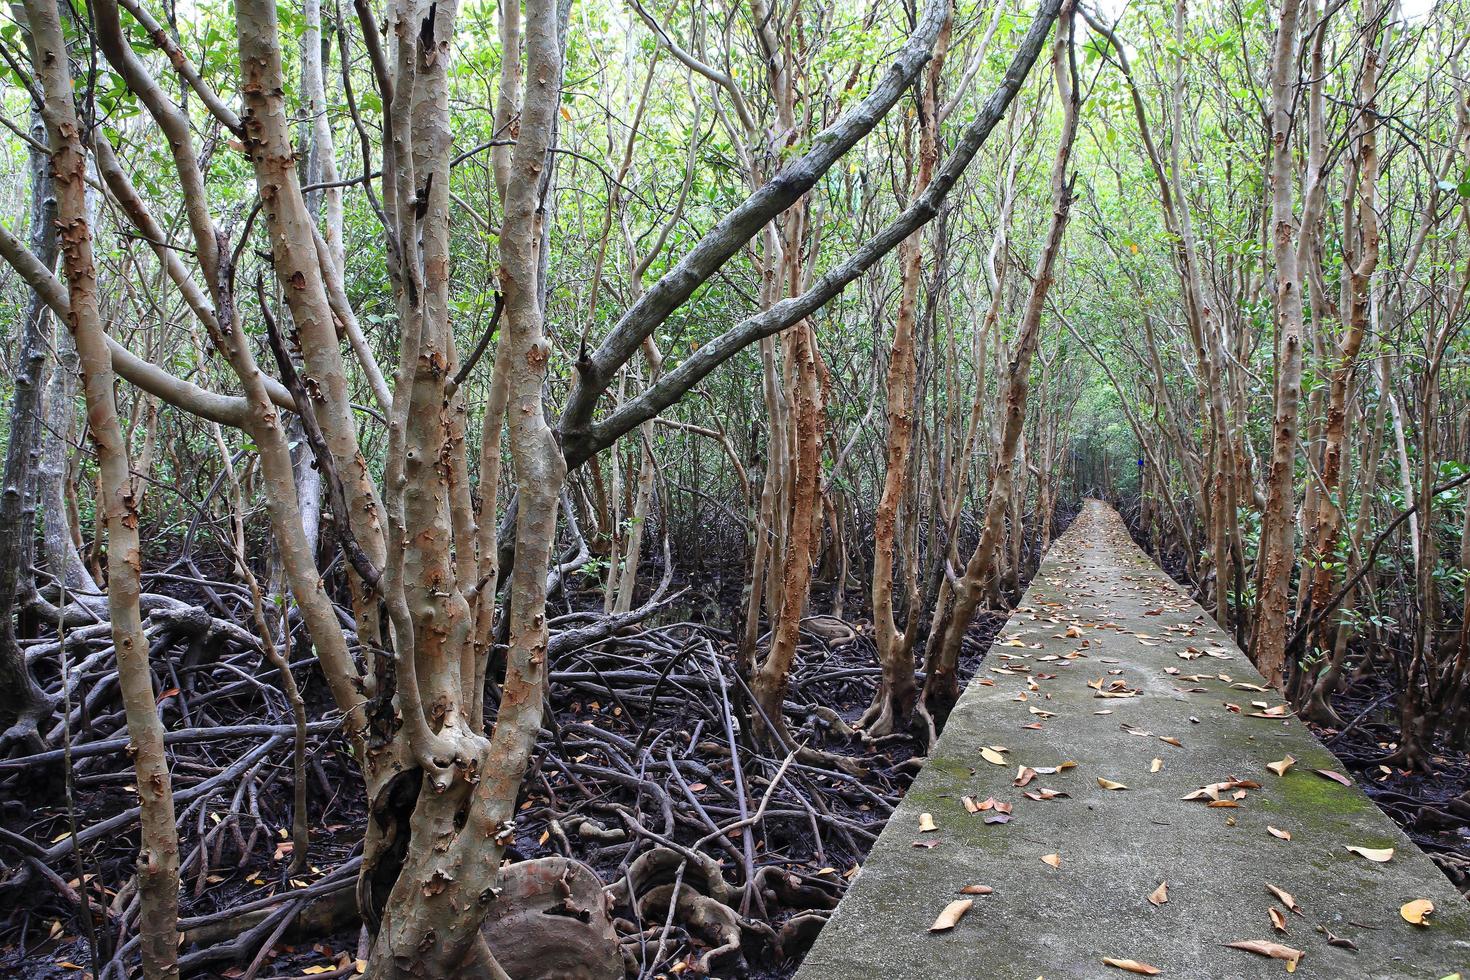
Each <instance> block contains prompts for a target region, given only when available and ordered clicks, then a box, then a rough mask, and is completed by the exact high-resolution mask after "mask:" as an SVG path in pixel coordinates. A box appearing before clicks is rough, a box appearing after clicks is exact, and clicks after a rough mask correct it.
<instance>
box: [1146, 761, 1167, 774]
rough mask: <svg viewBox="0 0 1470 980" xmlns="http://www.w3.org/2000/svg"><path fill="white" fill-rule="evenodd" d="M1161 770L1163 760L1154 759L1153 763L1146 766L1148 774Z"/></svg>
mask: <svg viewBox="0 0 1470 980" xmlns="http://www.w3.org/2000/svg"><path fill="white" fill-rule="evenodd" d="M1162 768H1164V760H1163V759H1154V761H1153V762H1150V763H1149V764H1148V771H1149V772H1158V771H1159V770H1160V769H1162Z"/></svg>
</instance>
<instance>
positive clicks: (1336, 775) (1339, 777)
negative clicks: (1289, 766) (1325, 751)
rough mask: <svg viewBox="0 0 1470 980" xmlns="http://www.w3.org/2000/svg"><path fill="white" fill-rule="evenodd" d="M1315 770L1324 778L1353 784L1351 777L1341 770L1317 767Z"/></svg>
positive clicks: (1349, 784)
mask: <svg viewBox="0 0 1470 980" xmlns="http://www.w3.org/2000/svg"><path fill="white" fill-rule="evenodd" d="M1313 771H1314V772H1315V773H1316V774H1317V775H1319V776H1321V777H1322V778H1323V779H1330V780H1332V781H1333V782H1334V783H1342V784H1343V785H1344V786H1351V785H1352V784H1353V781H1352V780H1351V779H1349V778H1347V777H1346V776H1344V775H1343V774H1342V773H1340V772H1333V771H1332V770H1331V769H1315V770H1313Z"/></svg>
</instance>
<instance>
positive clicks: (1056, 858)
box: [1041, 854, 1062, 868]
mask: <svg viewBox="0 0 1470 980" xmlns="http://www.w3.org/2000/svg"><path fill="white" fill-rule="evenodd" d="M1041 862H1042V863H1043V864H1049V865H1051V866H1052V867H1053V868H1060V867H1061V866H1062V856H1061V855H1060V854H1043V855H1042V856H1041Z"/></svg>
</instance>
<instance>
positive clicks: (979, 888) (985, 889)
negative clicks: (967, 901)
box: [960, 885, 995, 895]
mask: <svg viewBox="0 0 1470 980" xmlns="http://www.w3.org/2000/svg"><path fill="white" fill-rule="evenodd" d="M993 891H995V889H994V888H991V887H990V886H989V885H966V886H965V887H964V888H961V889H960V894H961V895H989V894H990V893H991V892H993Z"/></svg>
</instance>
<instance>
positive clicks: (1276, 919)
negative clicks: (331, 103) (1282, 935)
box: [1266, 905, 1286, 932]
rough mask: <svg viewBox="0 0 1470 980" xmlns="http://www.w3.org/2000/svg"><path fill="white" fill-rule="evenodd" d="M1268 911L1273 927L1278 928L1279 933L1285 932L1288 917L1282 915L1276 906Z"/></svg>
mask: <svg viewBox="0 0 1470 980" xmlns="http://www.w3.org/2000/svg"><path fill="white" fill-rule="evenodd" d="M1266 911H1267V912H1269V913H1270V914H1271V925H1273V926H1275V927H1276V931H1277V932H1285V931H1286V916H1285V915H1283V914H1282V912H1281V910H1280V909H1278V908H1277V907H1276V906H1274V905H1273V906H1271V907H1270V908H1269V909H1267V910H1266Z"/></svg>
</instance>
